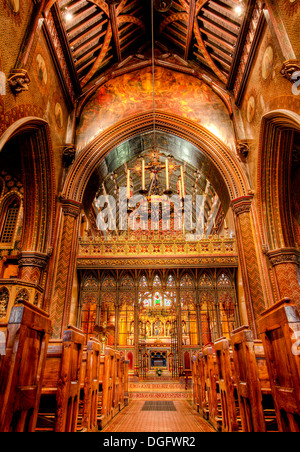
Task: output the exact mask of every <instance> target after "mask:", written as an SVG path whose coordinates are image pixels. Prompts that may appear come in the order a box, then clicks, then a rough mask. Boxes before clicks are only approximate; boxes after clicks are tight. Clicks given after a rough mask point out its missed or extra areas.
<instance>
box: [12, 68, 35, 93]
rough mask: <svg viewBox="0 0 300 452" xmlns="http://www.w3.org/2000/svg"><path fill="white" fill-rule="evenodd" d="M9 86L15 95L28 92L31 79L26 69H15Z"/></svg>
mask: <svg viewBox="0 0 300 452" xmlns="http://www.w3.org/2000/svg"><path fill="white" fill-rule="evenodd" d="M8 83H9V86H10V88H11V90H12V92H13V93H14V94H19V93H21V92H22V91H28V89H29V88H28V85H29V83H30V77H29V75H28V72H27V71H26V69H13V70H12V72H11V75H10V77H9V79H8Z"/></svg>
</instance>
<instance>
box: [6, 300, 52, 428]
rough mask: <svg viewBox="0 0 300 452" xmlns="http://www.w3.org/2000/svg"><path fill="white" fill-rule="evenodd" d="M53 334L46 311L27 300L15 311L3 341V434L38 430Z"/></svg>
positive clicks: (16, 306) (12, 312)
mask: <svg viewBox="0 0 300 452" xmlns="http://www.w3.org/2000/svg"><path fill="white" fill-rule="evenodd" d="M2 332H3V331H2ZM50 333H51V321H50V319H49V316H48V314H47V313H46V312H44V311H42V310H41V309H38V308H37V307H35V306H33V305H32V304H30V303H28V302H26V301H22V302H20V303H18V304H17V305H15V306H14V307H13V308H12V311H11V314H10V319H9V323H8V326H7V333H6V343H4V337H3V338H2V341H1V342H2V343H1V354H2V355H1V356H2V357H1V373H0V407H1V414H0V431H1V432H12V431H14V432H34V431H35V426H36V421H37V413H38V407H39V401H40V396H41V389H42V380H43V374H44V369H45V362H46V352H47V345H48V341H49V336H50Z"/></svg>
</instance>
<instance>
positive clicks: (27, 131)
mask: <svg viewBox="0 0 300 452" xmlns="http://www.w3.org/2000/svg"><path fill="white" fill-rule="evenodd" d="M12 139H19V140H20V139H22V148H21V152H20V155H21V160H22V163H21V165H22V170H23V172H24V178H25V187H24V190H25V193H24V197H25V198H26V203H25V204H24V220H23V226H24V227H23V230H24V233H23V235H22V241H21V249H22V251H25V252H26V251H30V252H38V253H40V254H43V255H46V254H47V253H48V252H49V250H50V249H51V248H52V246H53V235H54V234H53V233H54V217H55V187H54V165H53V152H52V144H51V137H50V129H49V125H48V123H47V122H46V121H45V120H43V119H41V118H37V117H27V118H23V119H19V120H17V121H15V122H14V124H13V125H11V126H10V127H9V128H8V129H7V130H6V131H5V132H4V133H3V135H2V136H1V138H0V152H1V151H2V150H3V149H4V147H5V146H6V145H7V144H8V143H9V142H10V140H12ZM32 175H35V176H34V177H32Z"/></svg>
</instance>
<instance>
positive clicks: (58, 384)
mask: <svg viewBox="0 0 300 452" xmlns="http://www.w3.org/2000/svg"><path fill="white" fill-rule="evenodd" d="M84 342H85V337H84V335H83V333H82V332H81V331H80V330H78V329H77V328H74V327H71V326H70V327H68V329H67V330H66V331H65V332H64V334H63V339H62V340H57V341H56V340H51V341H49V346H48V351H47V360H46V367H45V373H44V378H43V388H42V396H41V402H40V407H39V417H38V423H37V429H36V430H37V431H55V432H75V431H76V428H77V416H78V404H79V396H80V373H81V365H82V355H83V347H84Z"/></svg>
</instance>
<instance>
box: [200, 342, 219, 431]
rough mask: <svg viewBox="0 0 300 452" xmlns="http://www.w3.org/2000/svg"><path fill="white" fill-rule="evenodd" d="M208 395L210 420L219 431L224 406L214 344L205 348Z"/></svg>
mask: <svg viewBox="0 0 300 452" xmlns="http://www.w3.org/2000/svg"><path fill="white" fill-rule="evenodd" d="M202 351H203V358H204V368H205V383H206V397H207V404H208V419H209V422H210V423H211V424H212V425H213V427H214V428H215V429H216V430H217V431H221V429H222V413H221V411H222V406H221V398H220V392H219V381H218V368H217V361H216V355H215V351H214V349H213V346H211V345H208V346H206V347H204V348H203V350H202Z"/></svg>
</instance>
